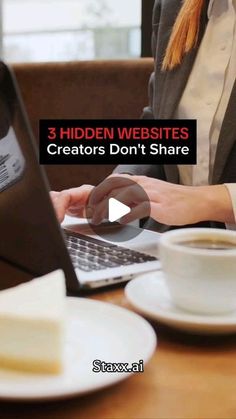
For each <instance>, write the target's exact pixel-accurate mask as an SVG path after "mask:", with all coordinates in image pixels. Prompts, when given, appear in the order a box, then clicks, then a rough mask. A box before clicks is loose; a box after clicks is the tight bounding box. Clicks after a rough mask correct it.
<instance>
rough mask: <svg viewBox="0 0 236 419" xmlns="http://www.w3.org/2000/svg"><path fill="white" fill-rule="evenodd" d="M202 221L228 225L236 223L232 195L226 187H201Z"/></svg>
mask: <svg viewBox="0 0 236 419" xmlns="http://www.w3.org/2000/svg"><path fill="white" fill-rule="evenodd" d="M198 194H199V199H201V205H202V210H201V211H202V214H203V216H204V220H202V221H207V220H209V221H218V222H222V223H226V224H234V223H235V215H234V210H233V204H232V200H231V196H230V193H229V191H228V189H227V187H226V186H225V185H212V186H200V187H199V188H198Z"/></svg>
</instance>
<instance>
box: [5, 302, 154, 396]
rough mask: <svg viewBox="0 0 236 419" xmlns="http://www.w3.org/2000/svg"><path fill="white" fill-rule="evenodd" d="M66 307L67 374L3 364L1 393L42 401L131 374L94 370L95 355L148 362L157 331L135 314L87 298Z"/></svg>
mask: <svg viewBox="0 0 236 419" xmlns="http://www.w3.org/2000/svg"><path fill="white" fill-rule="evenodd" d="M67 308H68V313H67V339H66V351H65V367H64V372H63V374H61V375H57V376H53V375H37V374H28V373H20V372H13V371H9V370H0V399H8V400H28V401H32V400H34V401H35V400H40V401H42V400H54V399H59V398H67V397H71V396H75V395H83V394H86V393H89V392H92V391H95V390H100V389H102V388H104V387H107V386H110V385H112V384H115V383H117V382H119V381H121V380H123V379H125V378H128V377H130V376H131V374H130V373H110V374H109V373H94V372H93V371H92V368H93V366H92V363H93V361H94V360H96V359H99V360H101V361H105V362H115V363H119V362H128V363H130V364H131V363H133V362H139V361H140V360H143V361H144V363H146V362H147V361H148V360H149V359H150V358H151V356H152V355H153V353H154V351H155V348H156V335H155V332H154V330H153V329H152V327H151V326H150V325H149V323H148V322H147V321H146V320H144V319H143V318H142V317H140V316H138V315H137V314H135V313H132V312H131V311H128V310H125V309H123V308H120V307H117V306H115V305H112V304H107V303H103V302H100V301H93V300H89V299H83V298H68V306H67ZM144 342H145V345H144V344H143V343H144Z"/></svg>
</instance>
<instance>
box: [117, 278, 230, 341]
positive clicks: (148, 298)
mask: <svg viewBox="0 0 236 419" xmlns="http://www.w3.org/2000/svg"><path fill="white" fill-rule="evenodd" d="M125 295H126V297H127V299H128V301H129V302H130V303H131V304H132V305H133V307H134V308H135V309H137V311H138V312H140V313H141V314H143V315H144V316H146V317H147V318H149V319H152V320H155V321H159V322H160V323H163V324H165V325H168V326H171V327H174V328H177V329H181V330H184V331H186V332H191V333H195V334H230V333H235V332H236V311H235V312H233V313H230V314H225V315H217V316H216V315H214V316H213V315H211V316H210V315H209V316H206V315H198V314H192V313H189V312H187V311H184V310H181V309H179V308H178V307H176V306H175V305H174V304H173V302H172V301H171V298H170V295H169V291H168V289H167V286H166V283H165V279H164V277H163V273H162V272H161V271H156V272H152V273H147V274H145V275H141V276H139V277H138V278H137V279H134V280H133V281H131V282H130V283H129V284H128V285H127V286H126V288H125Z"/></svg>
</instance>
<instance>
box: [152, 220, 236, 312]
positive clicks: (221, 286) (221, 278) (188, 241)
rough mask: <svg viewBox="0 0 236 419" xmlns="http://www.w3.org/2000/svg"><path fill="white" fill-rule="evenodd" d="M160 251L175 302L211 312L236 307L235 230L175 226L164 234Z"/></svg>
mask: <svg viewBox="0 0 236 419" xmlns="http://www.w3.org/2000/svg"><path fill="white" fill-rule="evenodd" d="M227 244H228V246H227ZM208 245H209V246H210V247H211V248H207V247H208ZM212 247H213V248H212ZM225 247H226V248H225ZM159 254H160V260H161V264H162V269H163V273H164V276H165V278H166V283H167V286H168V289H169V292H170V295H171V298H172V300H173V302H174V304H175V305H176V306H178V307H180V308H181V309H184V310H187V311H190V312H193V313H201V314H212V315H213V314H222V313H227V312H232V311H234V310H236V232H234V231H227V230H220V229H210V228H209V229H208V228H193V229H178V230H173V231H170V232H168V233H164V234H163V235H162V237H161V239H160V247H159Z"/></svg>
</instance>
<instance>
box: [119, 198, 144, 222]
mask: <svg viewBox="0 0 236 419" xmlns="http://www.w3.org/2000/svg"><path fill="white" fill-rule="evenodd" d="M149 215H150V202H149V201H146V202H142V203H141V204H139V205H136V206H135V207H134V208H131V212H130V213H129V214H127V215H126V216H125V217H123V218H121V220H120V222H121V224H129V223H131V222H132V221H136V220H140V219H142V218H146V217H149Z"/></svg>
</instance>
